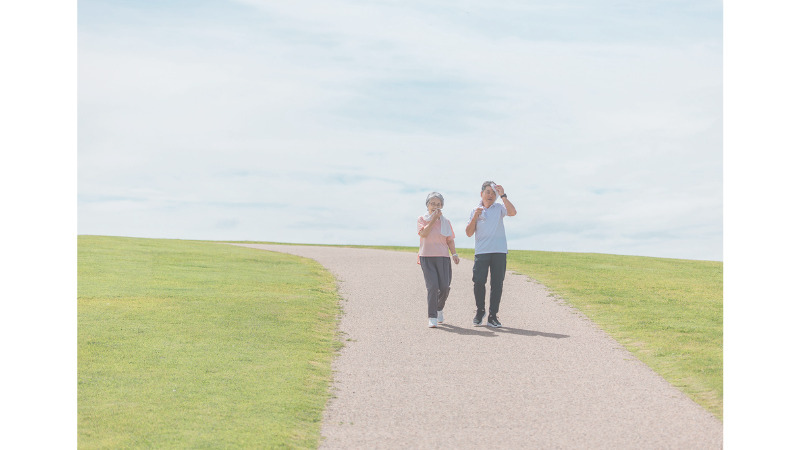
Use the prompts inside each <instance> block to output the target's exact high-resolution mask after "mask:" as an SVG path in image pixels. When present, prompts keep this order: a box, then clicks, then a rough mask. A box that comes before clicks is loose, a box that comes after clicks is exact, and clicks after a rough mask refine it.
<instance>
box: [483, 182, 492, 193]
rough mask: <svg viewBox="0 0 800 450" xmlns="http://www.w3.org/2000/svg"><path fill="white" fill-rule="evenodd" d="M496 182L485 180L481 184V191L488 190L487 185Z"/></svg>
mask: <svg viewBox="0 0 800 450" xmlns="http://www.w3.org/2000/svg"><path fill="white" fill-rule="evenodd" d="M493 184H494V181H484V182H483V184H482V185H481V192H483V191H485V190H486V186H491V185H493Z"/></svg>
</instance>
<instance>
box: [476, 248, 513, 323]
mask: <svg viewBox="0 0 800 450" xmlns="http://www.w3.org/2000/svg"><path fill="white" fill-rule="evenodd" d="M490 269H491V271H492V282H491V288H492V291H491V293H490V294H489V316H494V315H497V311H498V310H499V309H500V297H501V296H502V295H503V280H505V278H506V254H505V253H482V254H480V255H475V263H474V264H473V266H472V282H473V283H474V287H473V290H474V292H475V306H476V307H477V308H478V311H486V280H487V278H488V277H489V270H490Z"/></svg>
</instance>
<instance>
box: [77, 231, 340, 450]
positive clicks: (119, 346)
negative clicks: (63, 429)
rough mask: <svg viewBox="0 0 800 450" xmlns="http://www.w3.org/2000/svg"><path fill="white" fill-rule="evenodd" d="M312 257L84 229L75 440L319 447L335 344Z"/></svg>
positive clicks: (328, 300)
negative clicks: (99, 233)
mask: <svg viewBox="0 0 800 450" xmlns="http://www.w3.org/2000/svg"><path fill="white" fill-rule="evenodd" d="M339 312H340V311H339V307H338V295H337V293H336V283H335V280H334V279H333V277H332V276H331V275H330V274H329V273H328V272H326V271H325V270H324V269H323V268H322V267H321V266H320V265H318V264H317V263H315V262H314V261H310V260H307V259H302V258H298V257H295V256H290V255H284V254H278V253H273V252H263V251H255V250H252V249H246V248H240V247H234V246H231V245H223V244H220V243H207V242H192V241H175V240H157V239H134V238H117V237H99V236H79V237H78V446H79V447H80V448H131V447H148V448H171V447H181V448H201V447H236V448H275V447H290V448H298V447H302V448H316V446H317V443H318V441H319V427H320V423H321V419H322V411H323V408H324V405H325V402H326V401H327V399H328V397H329V393H328V385H329V382H330V379H331V361H332V358H333V355H334V353H335V351H336V349H337V348H339V346H340V343H339V341H338V339H337V337H336V326H337V316H338V314H339Z"/></svg>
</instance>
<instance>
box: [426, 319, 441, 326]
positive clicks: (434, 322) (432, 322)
mask: <svg viewBox="0 0 800 450" xmlns="http://www.w3.org/2000/svg"><path fill="white" fill-rule="evenodd" d="M438 322H439V321H438V320H436V318H434V317H431V318H429V319H428V328H436V324H437V323H438Z"/></svg>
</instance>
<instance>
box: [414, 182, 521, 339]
mask: <svg viewBox="0 0 800 450" xmlns="http://www.w3.org/2000/svg"><path fill="white" fill-rule="evenodd" d="M498 198H500V200H502V203H497V199H498ZM425 206H426V207H427V208H428V214H426V215H424V216H420V217H419V218H418V219H417V234H419V256H418V263H419V264H420V266H421V267H422V274H423V275H424V276H425V286H426V287H427V288H428V326H429V327H431V328H435V327H436V326H437V325H438V324H440V323H442V322H444V314H443V309H444V304H445V302H446V301H447V297H448V295H450V282H451V281H452V279H453V271H452V265H451V264H450V255H452V258H453V262H454V263H456V264H458V263H459V261H460V259H459V257H458V253H456V242H455V236H454V232H453V226H452V224H450V221H449V220H447V219H446V218H445V217H444V216H443V215H442V208H443V207H444V197H443V196H442V194H440V193H438V192H431V193H430V194H428V197H427V198H426V199H425ZM515 215H517V209H516V208H514V205H513V204H511V202H510V201H509V200H508V196H507V195H506V193H505V189H503V186H500V185H499V184H495V183H494V182H492V181H487V182H485V183H483V185H482V186H481V201H480V203H479V204H478V206H476V207H475V208H473V209H472V212H470V215H469V220H468V222H467V229H466V232H467V237H472V236H473V235H475V262H474V264H473V266H472V282H473V284H474V286H473V291H474V293H475V306H476V308H477V311H476V313H475V318H474V319H473V320H472V323H473V324H474V325H475V326H478V325H481V324H482V323H483V318H484V317H485V316H486V280H487V279H488V276H489V271H490V270H491V272H492V281H491V294H490V296H489V318H488V320H487V324H488V325H489V326H490V327H495V328H496V327H500V326H502V325H501V324H500V320H499V319H498V318H497V311H498V310H499V309H500V296H501V295H502V294H503V280H504V279H505V273H506V256H507V254H508V245H507V243H506V230H505V228H504V227H503V218H504V217H505V216H515Z"/></svg>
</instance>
